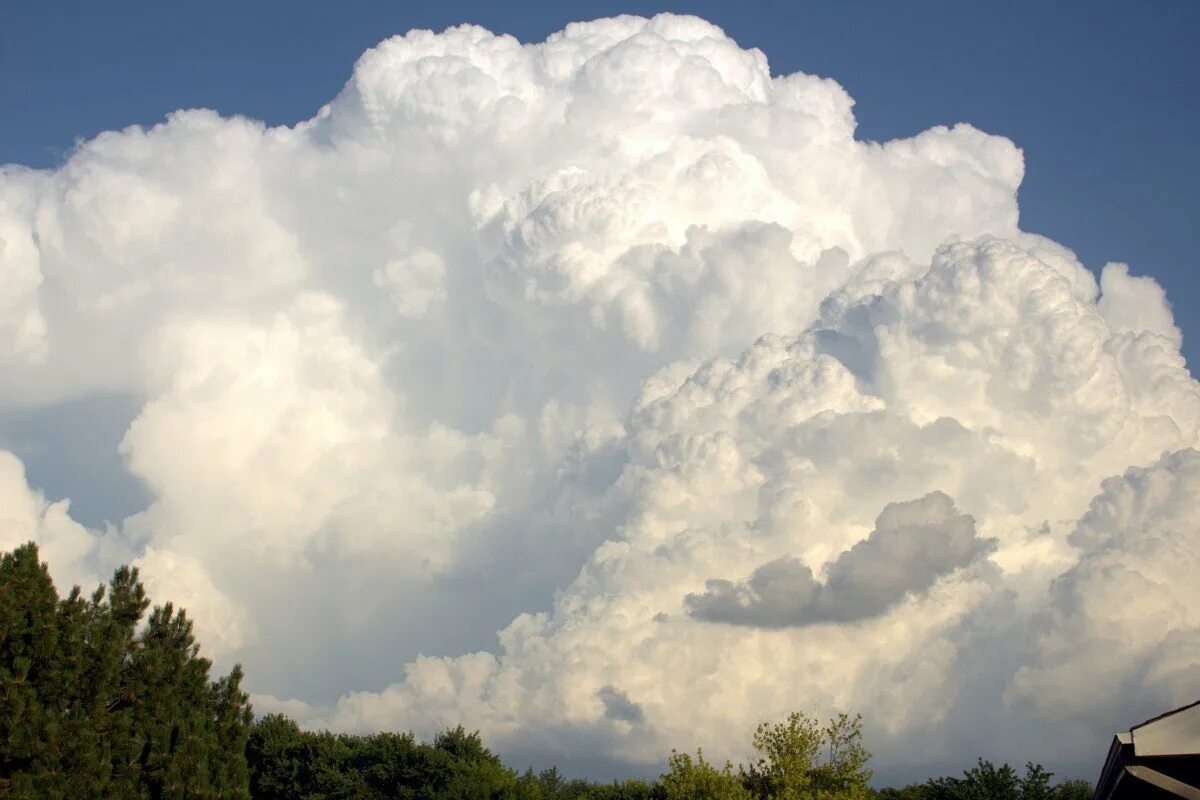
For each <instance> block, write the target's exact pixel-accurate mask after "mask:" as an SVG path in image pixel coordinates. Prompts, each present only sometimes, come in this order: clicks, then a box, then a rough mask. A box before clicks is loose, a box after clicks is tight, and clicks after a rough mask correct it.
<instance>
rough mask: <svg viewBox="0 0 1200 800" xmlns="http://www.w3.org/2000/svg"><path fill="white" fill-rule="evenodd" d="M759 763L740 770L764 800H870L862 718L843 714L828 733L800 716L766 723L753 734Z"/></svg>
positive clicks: (829, 726) (812, 720)
mask: <svg viewBox="0 0 1200 800" xmlns="http://www.w3.org/2000/svg"><path fill="white" fill-rule="evenodd" d="M754 749H755V750H756V751H758V759H757V760H756V761H754V762H753V763H751V764H750V765H749V766H748V767H743V768H742V770H741V776H742V781H743V783H744V784H745V786H746V787H747V789H749V791H750V792H751V793H752V794H753V795H754V796H755V797H756V798H758V799H759V800H810V799H811V800H817V799H818V798H819V799H820V800H865V798H867V797H869V796H870V789H869V787H868V782H869V781H870V780H871V771H870V770H869V769H868V768H867V762H868V761H869V760H870V758H871V754H870V753H868V752H867V751H866V749H865V748H864V747H863V746H862V716H861V715H859V716H855V717H854V718H851V717H849V716H848V715H846V714H839V715H838V716H836V717H834V718H832V719H831V720H830V721H829V723H828V725H826V726H825V727H824V728H822V727H820V725H819V724H818V723H817V721H816V720H815V719H812V718H811V717H808V716H806V715H805V714H801V713H793V714H791V715H789V716H788V718H787V721H786V722H781V723H777V724H774V725H772V724H769V723H766V722H764V723H761V724H760V725H759V726H758V729H757V730H756V731H755V733H754Z"/></svg>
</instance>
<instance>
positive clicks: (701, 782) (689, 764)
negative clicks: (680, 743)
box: [661, 748, 751, 800]
mask: <svg viewBox="0 0 1200 800" xmlns="http://www.w3.org/2000/svg"><path fill="white" fill-rule="evenodd" d="M661 783H662V787H663V790H664V794H665V797H666V800H750V797H751V795H750V792H749V791H747V789H746V787H745V786H743V785H742V781H741V780H739V779H738V776H737V775H735V774H734V772H733V765H732V764H730V763H729V762H725V766H724V767H723V768H721V769H717V768H716V767H714V766H713V765H712V764H710V763H709V762H707V761H705V760H704V753H703V751H702V750H701V749H700V748H696V760H695V761H693V760H692V757H691V756H690V755H688V754H687V753H680V752H678V751H675V750H672V751H671V757H670V758H669V759H668V760H667V771H666V772H665V773H663V775H662V778H661Z"/></svg>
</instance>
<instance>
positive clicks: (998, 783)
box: [875, 758, 1092, 800]
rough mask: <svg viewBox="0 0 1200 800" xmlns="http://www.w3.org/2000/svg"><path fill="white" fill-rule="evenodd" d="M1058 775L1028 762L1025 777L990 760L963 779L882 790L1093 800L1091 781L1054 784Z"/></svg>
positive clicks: (993, 799)
mask: <svg viewBox="0 0 1200 800" xmlns="http://www.w3.org/2000/svg"><path fill="white" fill-rule="evenodd" d="M1053 777H1054V774H1053V773H1051V772H1047V771H1046V770H1045V769H1044V768H1043V767H1042V765H1041V764H1033V763H1028V764H1026V765H1025V776H1024V777H1020V776H1018V775H1017V771H1016V770H1015V769H1013V768H1012V767H1011V766H1009V765H1008V764H1002V765H1001V766H999V767H997V766H996V765H994V764H993V763H992V762H990V761H985V760H984V759H982V758H981V759H979V762H978V763H977V764H976V765H975V766H974V767H972V768H971V769H968V770H966V771H964V772H963V776H962V777H961V778H952V777H944V778H931V779H930V780H928V781H926V782H925V783H915V784H912V785H910V786H905V787H904V788H902V789H880V790H879V791H877V792H875V797H876V798H879V800H1090V798H1091V796H1092V787H1091V784H1089V783H1088V782H1087V781H1081V780H1072V781H1063V782H1062V783H1059V784H1058V785H1056V786H1051V785H1050V779H1051V778H1053Z"/></svg>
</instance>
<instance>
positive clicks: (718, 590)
mask: <svg viewBox="0 0 1200 800" xmlns="http://www.w3.org/2000/svg"><path fill="white" fill-rule="evenodd" d="M994 547H995V541H994V540H992V539H981V538H979V536H978V535H977V534H976V531H975V519H974V518H973V517H971V516H969V515H967V514H961V513H959V511H958V510H957V509H956V508H955V507H954V501H953V500H951V499H950V498H949V497H948V496H947V495H945V494H943V493H942V492H932V493H930V494H927V495H925V496H924V497H922V498H920V499H917V500H911V501H908V502H905V503H891V504H889V505H888V506H887V507H886V508H885V509H884V510H883V512H882V513H881V514H880V515H879V517H878V518H877V519H876V520H875V530H873V531H872V532H871V535H870V536H868V537H867V538H866V539H864V540H863V541H861V542H859V543H858V544H856V545H854V546H853V547H852V548H850V549H849V550H847V551H845V552H844V553H842V554H841V555H840V556H838V557H837V559H836V560H835V561H833V562H832V563H831V564H829V566H828V567H827V569H826V579H825V582H824V583H818V582H817V580H816V578H815V577H814V576H813V573H812V570H811V569H809V568H808V567H807V566H805V565H804V564H802V563H801V562H800V561H799V560H797V559H795V558H791V557H786V556H785V557H784V558H780V559H776V560H775V561H771V562H768V563H766V564H763V565H762V566H761V567H759V568H758V569H756V570H755V571H754V574H752V575H751V576H750V578H749V579H748V580H746V581H744V582H740V583H734V582H733V581H728V580H710V581H708V582H707V583H706V584H705V588H706V591H705V592H704V593H703V594H689V595H688V596H687V599H686V602H687V607H688V611H689V612H690V613H691V615H692V616H693V617H696V618H697V619H703V620H708V621H711V622H728V623H732V624H735V625H752V626H757V627H766V628H782V627H788V626H792V625H811V624H814V623H818V622H852V621H855V620H860V619H866V618H868V617H873V616H877V615H879V614H882V613H883V612H884V611H886V610H887V609H888V608H889V607H890V606H891V605H893V604H894V603H896V602H898V601H899V600H901V599H902V598H903V597H904V596H905V595H907V594H909V593H910V592H922V591H925V590H926V589H928V588H929V587H930V586H932V585H933V583H934V581H936V580H937V579H938V578H939V577H940V576H942V575H946V574H949V573H950V572H953V571H954V570H956V569H958V568H960V567H964V566H966V565H967V564H969V563H971V562H972V561H973V560H975V559H976V558H978V557H980V556H982V555H985V554H987V553H989V552H990V551H991V550H992V549H993V548H994Z"/></svg>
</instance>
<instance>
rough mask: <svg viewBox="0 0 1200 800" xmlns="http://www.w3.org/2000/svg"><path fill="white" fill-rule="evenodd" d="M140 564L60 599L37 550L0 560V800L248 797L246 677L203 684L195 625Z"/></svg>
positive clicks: (205, 667)
mask: <svg viewBox="0 0 1200 800" xmlns="http://www.w3.org/2000/svg"><path fill="white" fill-rule="evenodd" d="M148 606H149V601H148V600H147V599H146V593H145V590H144V589H143V587H142V585H141V583H140V581H139V580H138V575H137V570H132V569H129V568H125V567H122V568H121V569H119V570H117V572H116V573H115V574H114V575H113V579H112V582H111V583H110V584H109V586H108V589H107V591H106V590H105V588H104V587H101V588H98V589H97V590H96V591H95V592H94V593H93V594H92V595H91V597H90V599H85V598H84V597H83V595H82V594H81V593H80V591H79V589H78V588H76V589H74V590H73V591H72V592H71V593H70V594H69V595H68V596H67V597H66V598H63V599H59V597H58V593H57V592H56V590H55V588H54V584H53V581H52V580H51V578H50V573H49V570H48V569H47V567H46V565H45V564H42V563H41V562H39V560H38V552H37V548H36V547H35V546H34V545H33V544H28V545H25V546H23V547H20V548H17V549H16V550H14V551H13V552H12V553H8V554H4V555H3V556H0V796H3V797H12V798H34V797H36V798H70V799H71V800H76V799H77V798H78V799H79V800H86V799H87V798H102V797H103V798H117V799H118V800H123V799H124V798H137V799H138V800H142V799H143V798H145V800H184V799H185V798H189V799H190V798H198V799H199V798H204V799H205V800H207V799H208V798H212V800H218V799H219V800H225V799H226V798H229V799H231V800H234V799H236V800H242V798H249V774H248V769H247V764H246V756H245V750H246V739H247V736H248V735H249V729H250V724H251V711H250V707H249V705H248V703H247V700H248V698H247V696H246V694H245V693H244V692H243V691H242V689H241V680H242V672H241V668H240V667H235V668H234V669H233V671H232V672H231V673H230V674H229V675H228V676H226V677H223V678H220V679H219V680H217V681H210V680H209V670H210V668H211V664H210V662H209V661H208V659H205V658H202V657H201V656H200V647H199V644H198V643H197V642H196V640H195V637H194V636H193V633H192V623H191V621H190V620H189V619H188V618H187V615H186V614H185V613H184V612H183V611H179V612H176V611H175V609H174V607H173V606H172V605H171V604H169V603H168V604H166V605H164V606H162V607H159V608H155V609H154V610H153V611H152V612H151V614H150V618H149V620H148V621H147V624H146V627H145V629H144V630H142V631H141V633H138V632H137V628H138V623H139V622H140V620H141V619H142V616H143V615H144V614H145V612H146V609H147V607H148Z"/></svg>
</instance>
